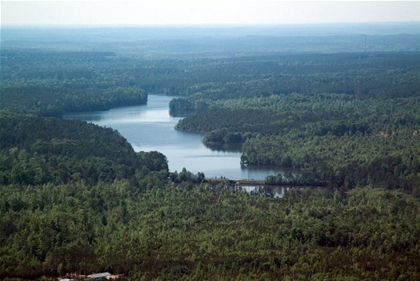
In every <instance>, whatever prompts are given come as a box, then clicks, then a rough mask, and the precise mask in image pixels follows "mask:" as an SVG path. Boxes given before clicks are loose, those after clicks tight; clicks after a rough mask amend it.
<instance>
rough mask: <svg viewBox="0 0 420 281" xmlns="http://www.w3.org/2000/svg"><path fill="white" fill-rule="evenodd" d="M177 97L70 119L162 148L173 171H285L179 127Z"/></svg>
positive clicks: (244, 175)
mask: <svg viewBox="0 0 420 281" xmlns="http://www.w3.org/2000/svg"><path fill="white" fill-rule="evenodd" d="M172 98H173V97H169V96H160V95H149V97H148V103H147V105H140V106H130V107H120V108H114V109H111V110H107V111H97V112H81V113H72V114H68V115H66V116H65V118H68V119H79V120H84V121H87V122H91V123H94V124H97V125H100V126H104V127H111V128H113V129H115V130H117V131H118V132H119V133H120V134H121V135H122V136H123V137H125V138H126V139H127V140H128V142H129V143H130V144H131V145H132V146H133V148H134V150H135V151H154V150H156V151H159V152H162V153H163V154H165V156H166V157H167V158H168V164H169V169H170V171H178V172H180V171H181V170H182V168H183V167H185V168H187V170H189V171H191V172H193V173H197V172H203V173H204V174H205V176H206V177H208V178H211V177H217V178H220V177H226V178H229V179H256V180H262V179H265V177H266V176H267V175H271V174H278V173H282V171H281V170H279V169H276V168H275V167H264V166H263V167H258V166H256V167H255V166H253V167H245V168H244V167H241V165H240V157H241V152H240V147H236V148H235V147H233V148H232V147H231V148H229V150H226V149H214V148H212V149H210V148H208V147H206V146H205V145H204V144H203V143H202V139H203V135H201V134H196V133H188V132H181V131H176V130H175V129H174V127H175V125H176V124H177V123H178V121H179V120H180V119H181V117H172V116H170V115H169V102H170V101H171V100H172Z"/></svg>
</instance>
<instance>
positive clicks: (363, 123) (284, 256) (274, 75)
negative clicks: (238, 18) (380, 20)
mask: <svg viewBox="0 0 420 281" xmlns="http://www.w3.org/2000/svg"><path fill="white" fill-rule="evenodd" d="M307 28H308V29H305V27H304V26H300V27H295V28H294V29H293V28H292V27H274V26H273V27H265V28H264V27H225V28H222V27H208V28H205V27H183V28H181V27H179V28H164V27H161V28H153V27H150V28H134V27H133V28H128V27H127V28H121V29H119V28H86V29H83V28H78V29H77V28H74V29H73V28H45V29H41V28H35V27H33V28H29V27H27V28H17V27H8V28H2V30H1V36H2V41H1V44H2V46H1V85H0V124H1V126H0V279H3V280H9V281H12V280H13V281H17V280H56V279H57V278H58V277H63V276H65V275H66V274H70V273H71V274H73V273H77V274H84V275H87V274H91V273H93V272H106V271H107V272H110V273H113V274H123V275H122V276H123V277H121V279H123V280H419V279H420V243H419V237H420V49H419V46H420V34H419V33H418V30H420V29H419V25H418V24H417V25H416V24H406V25H397V26H387V25H385V26H380V25H368V26H365V27H364V26H363V25H356V26H352V27H351V26H332V27H325V26H318V27H317V28H315V27H311V28H309V27H307ZM149 94H165V95H173V96H177V98H174V99H173V100H172V101H171V102H170V104H168V110H169V111H170V113H171V114H172V115H173V116H182V117H185V118H183V119H181V120H180V121H179V123H178V124H177V126H176V128H175V129H177V130H182V131H187V132H198V133H201V134H203V142H204V143H207V144H209V145H212V144H223V145H226V146H228V145H231V144H235V145H241V146H242V156H241V158H240V159H238V163H239V162H241V163H242V165H276V166H279V167H284V168H293V169H295V170H298V171H300V172H301V173H299V175H293V174H291V173H286V174H278V175H270V176H268V177H267V178H266V179H265V184H266V185H284V186H288V187H290V186H293V187H292V188H288V189H287V190H286V191H285V194H284V196H283V197H282V198H277V197H275V196H273V194H270V193H269V192H266V191H265V190H264V189H263V188H261V189H259V190H260V192H253V193H249V192H246V191H245V190H242V189H241V188H238V187H231V186H228V185H225V184H223V183H220V184H211V183H209V182H207V181H206V179H205V175H204V174H203V173H201V172H200V173H197V174H193V173H191V172H189V171H188V167H185V168H184V169H183V170H182V171H181V172H176V171H175V172H174V171H170V170H169V169H168V162H167V159H166V156H165V155H163V154H162V153H160V152H158V151H146V152H145V151H141V152H135V151H134V149H133V148H132V147H131V145H130V144H129V143H128V142H127V140H126V139H125V138H124V137H122V136H121V135H120V134H119V133H118V132H117V131H115V130H113V129H112V128H103V127H100V126H97V125H94V124H90V123H86V122H82V121H75V120H66V119H63V118H62V116H63V115H64V114H66V113H71V112H81V111H98V110H108V109H111V108H115V107H120V106H128V105H142V104H146V103H147V98H148V95H149Z"/></svg>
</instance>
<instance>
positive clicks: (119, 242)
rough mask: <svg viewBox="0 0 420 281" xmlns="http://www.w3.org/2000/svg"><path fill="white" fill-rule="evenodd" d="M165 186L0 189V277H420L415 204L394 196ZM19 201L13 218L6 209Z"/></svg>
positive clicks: (366, 191)
mask: <svg viewBox="0 0 420 281" xmlns="http://www.w3.org/2000/svg"><path fill="white" fill-rule="evenodd" d="M162 187H163V186H161V187H158V186H156V187H154V188H152V189H149V190H147V191H145V192H142V193H133V192H132V191H131V190H132V188H131V187H130V185H129V184H127V182H125V181H118V182H114V183H112V184H111V183H100V184H97V185H95V186H88V185H85V184H82V183H77V184H67V185H55V186H53V185H51V184H48V185H41V186H36V187H26V188H20V187H18V186H3V187H2V189H1V190H0V195H1V196H0V198H1V199H0V206H1V208H0V214H1V216H0V222H1V223H0V239H1V245H2V246H1V253H2V254H1V255H2V259H1V263H0V277H1V278H5V277H21V278H32V279H33V278H35V277H37V276H40V275H57V274H59V273H63V272H81V273H85V272H87V273H91V272H98V271H111V272H112V273H124V274H126V276H127V277H128V278H129V279H131V280H138V279H139V278H141V277H144V276H147V277H144V278H147V279H148V280H153V279H156V278H158V277H159V278H160V280H162V279H163V280H174V279H181V278H183V279H189V280H215V279H218V280H232V279H236V278H239V279H249V280H260V279H259V278H260V277H261V276H262V275H264V276H265V277H266V279H267V280H275V279H283V278H286V277H287V278H290V279H291V280H306V279H308V278H311V277H312V278H315V276H318V277H319V276H322V278H323V279H328V280H348V278H353V279H354V280H365V279H369V280H397V279H398V278H401V279H409V280H416V279H418V277H419V271H418V269H419V267H420V260H419V256H418V251H419V247H420V246H419V243H418V239H417V238H418V235H420V229H419V227H418V224H416V223H415V222H416V221H418V220H419V217H418V214H419V213H420V205H419V201H418V199H416V198H414V197H413V196H412V195H408V194H405V193H403V192H401V191H385V190H383V189H373V188H370V187H366V188H364V189H359V188H357V189H355V190H352V191H350V192H345V191H344V190H337V189H322V190H311V189H294V190H290V191H288V192H287V193H286V194H285V196H284V198H282V199H271V198H264V197H259V196H250V195H248V194H247V193H245V192H233V191H229V190H227V189H225V188H223V187H217V188H216V189H212V190H210V189H208V188H207V187H205V186H197V187H193V188H188V189H186V188H180V187H171V186H165V188H162ZM16 197H18V198H21V202H20V204H21V205H22V207H21V208H19V209H13V208H12V207H11V206H12V205H13V204H16V203H14V202H15V200H16V199H14V198H16ZM408 261H409V262H408ZM318 277H316V278H315V279H317V278H318Z"/></svg>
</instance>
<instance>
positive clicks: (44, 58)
mask: <svg viewBox="0 0 420 281" xmlns="http://www.w3.org/2000/svg"><path fill="white" fill-rule="evenodd" d="M114 57H115V53H110V52H56V51H52V52H51V51H50V52H47V51H37V50H16V49H13V50H5V51H2V57H1V63H2V85H1V87H0V98H1V101H2V102H1V103H0V110H1V109H3V110H8V111H12V112H15V113H25V114H27V113H30V114H35V115H39V116H58V117H60V116H61V115H62V114H64V113H66V112H78V111H94V110H107V109H110V108H111V107H117V106H127V105H139V104H145V103H146V102H147V94H146V92H145V91H144V90H142V89H141V88H140V87H139V86H138V85H137V84H136V83H134V82H133V78H130V77H126V76H125V75H124V74H123V73H118V72H120V70H117V68H119V64H120V61H118V60H115V58H114Z"/></svg>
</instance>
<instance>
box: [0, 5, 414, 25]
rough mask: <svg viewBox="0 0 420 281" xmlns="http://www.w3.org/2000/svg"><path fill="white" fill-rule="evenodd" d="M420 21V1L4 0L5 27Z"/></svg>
mask: <svg viewBox="0 0 420 281" xmlns="http://www.w3.org/2000/svg"><path fill="white" fill-rule="evenodd" d="M384 21H405V22H406V21H420V1H407V2H404V1H279V0H277V1H276V0H272V1H266V0H248V1H247V0H245V1H235V0H223V1H210V0H194V1H185V0H172V1H162V0H153V1H151V0H147V1H141V0H140V1H1V24H2V25H74V24H77V25H114V24H120V25H121V24H122V25H127V24H130V25H131V24H135V25H162V24H164V25H167V24H284V23H285V24H288V23H329V22H384Z"/></svg>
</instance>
